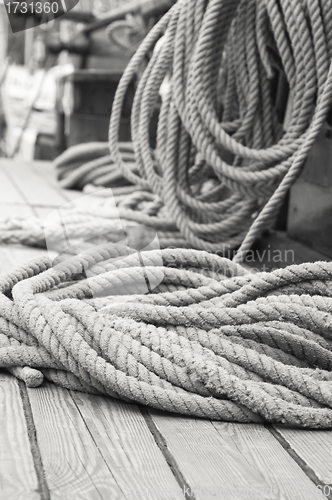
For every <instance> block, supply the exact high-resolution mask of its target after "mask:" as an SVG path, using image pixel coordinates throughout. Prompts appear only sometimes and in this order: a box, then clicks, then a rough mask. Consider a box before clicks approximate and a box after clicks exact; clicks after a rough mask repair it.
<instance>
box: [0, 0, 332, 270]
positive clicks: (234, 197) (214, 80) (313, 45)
mask: <svg viewBox="0 0 332 500" xmlns="http://www.w3.org/2000/svg"><path fill="white" fill-rule="evenodd" d="M161 37H162V42H160V38H161ZM156 44H157V47H156V48H155V50H154V52H153V54H152V57H151V59H150V62H149V64H148V65H147V67H145V66H146V55H147V54H150V53H151V50H152V49H153V48H154V47H155V46H156ZM331 55H332V2H331V0H322V1H320V0H310V1H309V0H308V1H303V2H298V1H295V0H281V1H279V2H276V1H275V0H265V1H257V0H242V1H238V0H236V1H234V0H213V1H212V0H210V1H206V0H195V1H192V0H178V2H177V3H176V4H175V5H174V6H173V8H172V9H171V10H170V11H169V12H168V13H167V14H166V15H165V16H164V17H163V18H162V19H161V21H160V22H159V23H158V24H157V25H156V26H155V27H154V28H153V29H152V30H151V32H150V33H149V34H148V36H147V37H146V39H145V40H144V41H143V43H142V44H141V46H140V47H139V49H138V51H137V53H136V54H135V55H134V57H133V58H132V60H131V62H130V63H129V65H128V67H127V68H126V70H125V73H124V75H123V78H122V79H121V81H120V84H119V86H118V90H117V93H116V96H115V100H114V104H113V111H112V116H111V123H110V133H109V136H110V151H109V150H108V149H107V146H106V144H105V143H100V144H98V143H92V144H83V145H78V146H74V147H73V148H71V149H70V150H68V151H66V152H65V153H63V154H62V155H60V157H58V159H57V160H56V162H55V166H56V170H57V174H58V178H59V180H60V184H61V185H62V186H63V187H75V188H79V189H81V188H85V191H86V192H89V189H90V188H91V186H90V185H92V186H94V188H93V189H95V187H102V186H105V187H110V188H112V190H113V195H114V197H115V199H118V200H119V204H120V203H121V204H122V205H123V206H126V205H129V206H130V207H131V210H132V213H131V214H128V213H127V214H126V216H129V220H128V222H129V223H130V222H133V221H134V220H137V217H138V216H137V215H134V212H135V211H136V212H138V213H142V212H143V213H145V215H146V217H145V218H144V224H146V225H147V226H149V227H152V228H154V229H157V228H158V230H159V231H160V230H162V228H163V223H164V221H166V220H167V222H166V226H165V228H164V230H165V231H166V232H167V234H168V237H167V238H161V240H162V242H161V243H162V246H163V247H167V246H169V245H170V244H172V242H176V243H177V246H179V247H187V248H196V249H203V250H208V251H212V252H218V254H219V255H222V254H224V255H230V254H231V251H233V250H235V249H238V248H239V247H240V250H239V251H238V255H237V256H236V259H237V260H238V261H241V260H243V258H244V255H245V252H246V251H247V250H248V249H249V248H250V246H251V245H252V243H253V241H254V240H255V238H257V237H258V236H259V235H260V234H261V233H262V231H263V230H264V229H266V228H268V227H271V226H272V225H273V223H274V221H275V219H276V216H277V214H278V211H279V209H280V206H281V204H282V202H283V199H284V196H285V194H286V192H287V191H288V189H289V188H290V186H291V185H292V183H293V182H294V181H295V180H296V178H297V176H298V175H299V173H300V171H301V168H302V166H303V163H304V161H305V159H306V157H307V154H308V152H309V150H310V148H311V146H312V144H313V142H314V140H315V138H316V136H317V134H318V132H319V130H320V128H321V126H322V123H323V121H324V120H325V118H326V115H327V113H328V110H329V108H330V105H331V75H329V76H328V70H329V65H330V61H331ZM144 68H145V69H144ZM143 69H144V71H143ZM279 71H283V72H284V74H285V77H286V79H287V82H288V84H289V88H290V95H291V97H292V100H291V102H292V106H291V109H289V110H288V120H287V122H288V126H287V130H286V131H285V132H284V131H283V127H282V125H281V124H280V123H279V121H278V118H277V111H276V107H275V103H274V98H273V96H272V92H271V79H273V77H274V76H276V75H277V74H278V72H279ZM138 74H139V75H141V78H140V81H139V83H138V88H137V91H136V95H135V100H134V105H133V109H132V139H133V144H132V145H130V144H126V143H118V131H119V129H120V119H121V110H122V104H123V102H124V98H125V95H126V91H127V89H128V87H129V85H130V84H131V82H132V80H133V79H136V78H137V75H138ZM165 79H166V80H167V79H168V80H169V87H168V90H166V92H165ZM160 89H164V90H163V93H164V96H163V102H162V105H161V110H160V114H159V121H158V130H157V147H156V148H151V147H150V128H151V123H150V122H151V118H152V116H153V111H154V108H155V106H156V103H157V101H158V99H159V98H160V97H159V92H160ZM138 191H139V195H138V196H137V192H138ZM126 195H129V196H128V198H127V199H126ZM119 206H120V205H119ZM146 206H148V208H146ZM158 218H159V219H160V220H158ZM126 220H127V219H125V221H126ZM170 220H171V221H172V222H173V228H172V229H171V231H170V230H169V228H168V226H169V221H170ZM11 222H12V221H11V220H9V221H6V222H5V224H4V225H1V224H0V241H5V242H10V241H15V242H17V241H20V238H22V241H26V237H25V233H26V231H27V227H28V222H27V221H25V223H24V224H23V223H22V225H24V227H23V228H22V231H21V230H20V223H19V221H17V220H15V221H14V223H13V224H12V225H11ZM36 224H37V221H35V222H34V224H33V225H32V226H31V232H33V233H34V234H36V231H37V229H36ZM96 224H98V221H96ZM73 230H74V229H73ZM77 230H78V232H79V231H80V229H79V228H78V229H77ZM43 233H44V227H43V221H42V220H40V221H39V234H38V236H37V235H36V238H35V239H36V244H40V241H42V240H43ZM171 233H172V234H171ZM11 235H12V240H11ZM29 241H30V244H33V238H30V240H29ZM241 245H242V246H241Z"/></svg>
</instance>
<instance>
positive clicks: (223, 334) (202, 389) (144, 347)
mask: <svg viewBox="0 0 332 500" xmlns="http://www.w3.org/2000/svg"><path fill="white" fill-rule="evenodd" d="M161 254H162V263H161V265H160V263H159V260H158V259H159V254H158V252H156V251H150V252H142V258H143V261H144V263H145V264H146V265H145V267H144V271H145V273H146V276H147V279H149V277H151V276H155V275H156V274H158V273H162V276H163V277H162V280H161V281H160V284H159V285H158V286H157V287H156V288H155V289H154V290H153V291H152V292H151V293H150V294H148V295H139V294H136V295H135V294H134V295H133V294H131V295H128V296H127V297H126V301H123V298H124V296H123V295H121V296H119V295H117V294H118V293H119V286H121V287H123V290H122V292H123V293H125V292H126V290H127V291H128V293H129V292H130V291H132V290H133V287H134V285H135V280H136V279H137V274H136V273H140V272H141V271H142V268H140V267H137V265H136V267H135V262H136V263H137V258H136V257H135V253H130V251H129V253H128V249H127V248H126V247H121V246H118V245H110V246H109V247H105V246H103V247H100V248H98V249H95V250H94V251H89V252H85V253H82V254H80V255H79V256H75V257H72V258H71V259H69V260H67V261H65V262H62V263H59V264H57V265H54V263H53V264H52V262H51V261H49V260H48V259H46V258H44V259H43V260H42V261H41V260H38V261H37V260H35V261H33V262H31V263H30V264H29V265H28V266H25V267H23V268H21V269H17V270H16V271H15V272H13V273H11V274H9V275H7V276H6V277H2V278H1V279H0V288H1V295H0V311H1V316H0V325H1V335H0V346H1V347H0V366H2V367H15V366H17V365H19V366H30V367H32V368H34V369H37V370H40V372H41V373H43V374H44V376H45V377H47V378H48V379H50V380H53V381H55V382H56V383H59V384H61V385H63V386H64V387H67V388H71V389H76V390H83V391H89V392H93V393H98V394H108V395H110V396H113V397H120V398H123V399H125V400H128V401H135V402H138V403H142V404H145V405H149V406H152V407H154V408H159V409H163V410H167V411H172V412H177V413H182V414H185V415H193V416H197V417H204V418H212V419H217V420H219V419H220V420H226V421H237V422H263V421H269V422H279V423H284V424H288V425H295V426H304V427H322V428H329V427H332V334H331V332H332V312H331V311H332V264H331V263H327V262H316V263H313V264H312V263H310V264H302V265H298V266H290V267H288V268H287V269H285V270H278V271H274V272H272V273H258V274H252V273H248V272H247V271H245V270H244V269H243V268H242V267H241V266H240V265H238V264H235V263H232V262H231V261H229V260H228V259H225V258H221V257H218V256H216V255H211V254H209V253H207V252H203V251H201V252H200V251H196V250H186V249H183V250H179V249H178V250H162V251H161ZM89 270H91V271H93V273H92V274H93V275H92V277H91V278H89V279H82V280H77V275H79V274H81V273H82V272H85V273H87V272H88V271H89ZM75 277H76V278H75ZM106 285H107V290H108V296H107V297H105V296H103V294H102V295H101V296H98V291H104V290H105V288H106ZM134 289H135V288H134ZM112 290H113V291H114V293H115V295H112ZM34 385H36V384H34Z"/></svg>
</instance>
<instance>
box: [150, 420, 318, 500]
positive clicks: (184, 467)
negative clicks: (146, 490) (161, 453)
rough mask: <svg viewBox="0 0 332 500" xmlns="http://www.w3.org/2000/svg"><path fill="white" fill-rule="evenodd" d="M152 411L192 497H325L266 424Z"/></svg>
mask: <svg viewBox="0 0 332 500" xmlns="http://www.w3.org/2000/svg"><path fill="white" fill-rule="evenodd" d="M150 413H151V416H152V419H153V422H154V424H155V425H156V427H157V429H158V430H159V432H160V433H161V435H162V436H163V438H164V439H165V442H166V446H167V448H168V450H169V452H170V453H171V454H172V456H173V457H174V459H175V461H176V463H177V465H178V467H179V469H180V470H181V472H182V474H183V477H184V479H185V482H186V483H187V487H186V488H184V492H186V493H187V494H188V497H189V498H190V496H193V495H194V496H195V498H196V500H210V499H211V500H212V499H215V498H222V499H224V500H235V499H238V498H255V499H256V498H257V499H259V500H263V499H264V500H265V499H273V500H286V499H287V500H293V499H294V498H298V499H299V500H308V499H309V498H310V499H312V500H316V499H317V500H318V499H320V500H322V499H323V498H324V496H323V495H322V493H321V492H320V491H319V490H318V489H317V488H316V486H315V485H314V483H313V482H312V481H311V480H310V479H309V478H308V477H307V476H306V474H305V473H304V472H303V471H302V470H301V468H300V467H299V465H298V464H297V463H296V462H295V461H294V460H293V459H292V458H291V457H290V455H289V454H288V453H287V452H286V451H285V450H284V448H283V447H282V446H281V445H280V443H279V442H278V441H277V440H276V439H275V438H274V436H273V435H272V434H271V433H270V432H269V431H268V430H267V429H266V428H265V427H264V426H261V425H252V424H230V423H225V422H209V421H203V420H196V419H189V418H185V417H179V416H172V415H167V414H162V413H160V412H156V411H151V412H150Z"/></svg>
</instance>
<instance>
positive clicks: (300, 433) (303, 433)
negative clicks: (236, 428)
mask: <svg viewBox="0 0 332 500" xmlns="http://www.w3.org/2000/svg"><path fill="white" fill-rule="evenodd" d="M275 429H276V431H277V432H278V433H279V434H280V435H281V436H282V437H283V438H284V439H285V441H286V442H287V443H288V445H289V446H290V448H291V449H292V450H294V452H295V453H296V454H297V455H298V456H299V457H300V459H301V460H303V462H304V463H305V464H306V466H307V467H309V468H310V469H311V470H312V472H313V473H314V475H315V476H316V477H317V479H318V481H319V486H320V487H321V488H322V489H324V487H325V493H328V494H326V495H325V496H330V497H331V496H332V454H331V447H332V431H331V430H328V431H326V430H316V429H315V430H308V429H306V430H303V429H284V428H282V427H281V426H275Z"/></svg>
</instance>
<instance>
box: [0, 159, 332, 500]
mask: <svg viewBox="0 0 332 500" xmlns="http://www.w3.org/2000/svg"><path fill="white" fill-rule="evenodd" d="M1 166H2V167H1ZM0 182H1V185H2V191H3V196H2V195H1V196H0V216H10V215H15V216H21V215H32V214H34V215H35V216H36V215H37V216H39V217H42V218H43V217H46V216H47V215H48V214H49V213H50V212H51V211H53V210H55V209H56V208H57V207H58V206H60V205H63V204H64V203H66V202H67V201H70V200H72V199H75V198H77V197H79V196H82V193H80V192H77V191H67V190H66V191H62V190H60V189H59V187H58V185H57V183H56V181H55V176H54V172H53V167H52V166H51V165H50V164H48V163H45V162H33V163H29V164H27V163H24V164H23V163H21V162H16V161H14V162H13V161H8V160H0ZM279 247H280V245H279V243H278V248H279ZM271 248H272V247H271ZM280 248H281V247H280ZM282 248H284V247H282ZM285 248H286V247H285ZM294 248H295V250H296V258H297V255H298V254H299V251H300V250H299V251H298V250H297V247H294ZM295 250H294V251H295ZM46 254H47V253H46V251H45V250H39V249H32V248H27V247H21V246H19V245H15V246H12V245H11V246H6V245H2V246H0V273H3V272H8V271H9V270H11V269H13V268H15V267H17V266H18V265H21V264H23V263H25V262H27V261H29V260H31V259H32V258H36V257H40V256H42V255H46ZM301 258H302V257H301ZM307 258H308V257H306V255H304V257H303V259H302V260H305V259H307ZM287 263H288V262H287ZM19 387H21V389H22V386H19V384H18V382H17V381H16V379H14V377H12V376H10V375H7V374H5V373H4V372H0V425H1V427H0V500H2V499H4V500H7V499H9V500H11V499H13V500H17V499H18V500H20V499H21V498H22V499H23V498H24V499H28V500H30V499H31V500H37V499H38V500H39V499H41V500H48V499H49V498H50V500H60V499H61V500H66V499H69V500H80V499H84V500H85V499H88V500H90V499H92V500H94V499H98V500H100V499H107V500H110V499H112V500H113V499H117V498H118V499H128V500H129V499H130V500H132V499H134V498H135V499H136V498H137V499H143V498H144V499H145V498H146V499H151V500H164V499H165V500H170V499H175V500H177V499H180V498H184V497H186V498H187V500H191V499H196V500H209V499H214V500H215V499H219V498H220V499H223V500H233V499H234V500H238V499H240V498H255V499H259V500H261V499H262V500H265V499H266V500H267V499H269V500H290V499H292V500H293V499H294V498H296V499H299V500H309V499H310V500H318V499H321V500H322V499H324V498H330V499H332V488H331V489H328V488H326V489H325V490H324V489H323V488H324V486H328V487H329V486H330V485H331V484H332V472H331V471H332V459H331V457H330V450H329V449H330V446H331V444H332V431H309V430H292V429H284V428H281V427H279V426H275V427H274V429H275V433H274V431H273V429H272V433H271V432H269V430H268V429H267V428H265V427H264V426H258V425H239V424H229V423H220V422H213V423H212V422H210V421H203V420H197V419H190V418H185V417H181V416H178V415H168V414H163V413H161V412H157V411H152V410H144V411H143V414H142V412H141V411H140V409H139V408H138V407H137V406H135V405H128V404H126V403H122V402H118V401H114V400H112V399H110V398H103V397H96V396H91V395H86V394H82V393H74V392H69V391H67V390H65V389H62V388H59V387H56V386H54V385H52V384H46V385H44V386H43V387H41V388H39V389H28V390H27V391H25V390H24V391H25V396H24V397H23V400H22V398H21V396H20V390H19ZM21 392H22V390H21ZM28 398H29V399H28ZM29 400H30V402H29ZM27 411H30V421H29V422H30V424H31V426H32V427H33V426H35V430H36V436H37V440H36V439H35V438H33V439H32V438H31V435H30V440H31V441H30V443H29V436H28V433H27V424H26V420H27ZM24 412H25V414H24ZM279 437H280V439H279ZM282 440H284V442H283V441H282ZM31 446H32V447H33V446H36V447H37V455H38V457H39V461H38V460H36V457H35V453H34V454H33V455H32V453H31ZM44 473H45V479H43V480H41V477H42V478H44ZM311 479H312V480H313V481H312V480H311ZM43 481H44V482H43ZM314 483H315V484H314ZM317 486H318V487H319V486H321V490H320V489H319V488H317ZM43 487H44V489H43ZM38 488H39V489H38ZM48 490H49V491H48Z"/></svg>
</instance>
